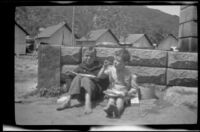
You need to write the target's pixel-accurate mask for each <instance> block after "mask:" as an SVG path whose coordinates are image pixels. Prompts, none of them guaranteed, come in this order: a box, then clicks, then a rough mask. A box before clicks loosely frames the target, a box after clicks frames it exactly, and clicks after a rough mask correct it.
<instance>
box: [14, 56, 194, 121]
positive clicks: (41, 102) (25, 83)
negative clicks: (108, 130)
mask: <svg viewBox="0 0 200 132" xmlns="http://www.w3.org/2000/svg"><path fill="white" fill-rule="evenodd" d="M36 85H37V60H36V59H34V58H33V57H31V56H23V57H15V101H16V102H15V120H16V124H18V125H135V124H196V123H197V109H190V108H189V107H187V106H184V105H179V106H174V105H172V104H170V103H169V102H167V101H164V100H156V99H150V100H141V102H140V105H138V104H135V105H132V106H129V107H127V108H126V109H125V111H124V112H123V114H122V116H121V118H120V119H110V118H107V117H106V114H105V113H104V111H103V107H104V106H105V105H106V100H104V101H103V102H100V103H98V104H96V105H95V107H94V108H93V113H91V114H89V115H84V114H83V110H84V107H83V106H80V105H79V103H78V102H77V101H76V100H73V101H72V104H73V105H75V106H74V107H72V108H69V109H65V110H63V111H56V108H57V107H58V106H59V104H57V103H56V100H57V98H41V97H37V96H32V97H28V98H21V97H22V95H24V94H26V93H28V92H30V91H32V90H35V89H36V88H35V87H36ZM19 100H21V101H19Z"/></svg>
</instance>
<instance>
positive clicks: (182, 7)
mask: <svg viewBox="0 0 200 132" xmlns="http://www.w3.org/2000/svg"><path fill="white" fill-rule="evenodd" d="M189 6H190V5H183V6H180V8H181V10H183V9H185V8H187V7H189Z"/></svg>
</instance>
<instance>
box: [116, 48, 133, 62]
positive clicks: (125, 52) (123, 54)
mask: <svg viewBox="0 0 200 132" xmlns="http://www.w3.org/2000/svg"><path fill="white" fill-rule="evenodd" d="M115 56H119V57H121V58H122V60H123V61H124V62H129V61H130V53H129V51H128V50H126V49H124V48H123V49H120V50H118V51H115Z"/></svg>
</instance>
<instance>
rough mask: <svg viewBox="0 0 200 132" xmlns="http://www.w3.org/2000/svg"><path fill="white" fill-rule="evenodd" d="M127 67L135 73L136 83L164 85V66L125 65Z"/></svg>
mask: <svg viewBox="0 0 200 132" xmlns="http://www.w3.org/2000/svg"><path fill="white" fill-rule="evenodd" d="M127 68H128V69H129V70H130V71H131V72H132V73H134V74H136V75H137V82H138V84H143V83H151V84H157V85H166V68H157V67H143V66H127Z"/></svg>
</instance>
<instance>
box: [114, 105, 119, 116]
mask: <svg viewBox="0 0 200 132" xmlns="http://www.w3.org/2000/svg"><path fill="white" fill-rule="evenodd" d="M114 116H115V118H120V112H119V110H118V109H117V107H115V109H114Z"/></svg>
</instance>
